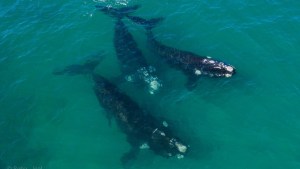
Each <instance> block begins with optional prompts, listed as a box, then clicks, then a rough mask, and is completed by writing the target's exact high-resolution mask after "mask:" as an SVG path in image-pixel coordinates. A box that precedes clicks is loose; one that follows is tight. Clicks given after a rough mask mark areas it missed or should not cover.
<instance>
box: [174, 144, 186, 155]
mask: <svg viewBox="0 0 300 169" xmlns="http://www.w3.org/2000/svg"><path fill="white" fill-rule="evenodd" d="M175 145H176V147H177V149H178V151H180V152H181V153H185V152H186V150H187V147H186V146H185V145H183V144H181V143H178V142H176V143H175Z"/></svg>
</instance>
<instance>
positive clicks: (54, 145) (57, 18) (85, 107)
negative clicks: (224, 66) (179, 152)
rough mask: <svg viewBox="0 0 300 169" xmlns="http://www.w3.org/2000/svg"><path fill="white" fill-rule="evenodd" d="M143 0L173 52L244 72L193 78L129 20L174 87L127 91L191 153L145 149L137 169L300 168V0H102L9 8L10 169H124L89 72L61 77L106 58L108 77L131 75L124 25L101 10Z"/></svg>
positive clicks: (117, 138) (5, 22) (0, 121)
mask: <svg viewBox="0 0 300 169" xmlns="http://www.w3.org/2000/svg"><path fill="white" fill-rule="evenodd" d="M96 4H102V5H109V6H112V7H123V6H130V5H135V4H140V5H141V8H140V9H138V10H137V11H136V12H135V13H134V14H135V15H137V16H143V17H145V18H152V17H161V16H163V17H164V20H163V22H162V23H161V24H159V25H158V26H157V27H156V28H155V29H154V34H155V36H156V38H157V39H158V40H159V41H160V42H162V43H164V44H167V45H169V46H172V47H176V48H179V49H184V50H189V51H192V52H195V53H198V54H200V55H208V56H211V57H213V58H216V59H219V60H223V61H226V62H227V63H230V64H232V65H234V66H235V67H236V69H237V74H236V75H234V76H233V77H232V78H225V79H217V78H208V77H203V78H201V79H200V80H199V82H198V87H197V88H196V90H194V91H192V92H191V91H188V90H186V89H185V88H184V84H185V81H186V79H185V76H184V75H183V74H182V73H181V72H179V71H176V70H174V69H172V68H170V67H169V66H167V65H166V64H165V63H163V62H161V61H160V59H159V57H157V56H155V55H154V54H153V53H152V52H151V51H150V50H149V49H148V48H147V45H146V36H145V31H144V30H143V28H142V27H140V26H139V25H136V24H133V23H132V22H130V21H128V20H126V19H125V20H124V21H125V23H126V25H128V27H129V29H130V32H131V33H132V34H133V35H134V38H135V40H136V41H137V43H138V45H139V48H140V49H142V51H143V53H144V55H145V57H147V60H148V61H149V63H151V64H152V65H154V66H156V67H157V70H158V71H159V72H160V76H161V77H162V79H163V89H162V90H161V91H160V93H158V94H157V95H149V94H148V93H147V92H146V91H145V90H143V89H136V87H134V86H132V85H130V84H126V83H124V84H120V85H119V87H120V88H121V89H122V90H124V91H126V93H127V94H128V95H130V96H131V97H132V98H134V100H136V101H137V102H138V103H139V104H140V105H141V106H142V107H143V108H145V110H148V111H149V112H151V113H152V114H153V115H155V116H157V117H162V118H164V119H166V120H167V121H168V124H169V126H170V127H172V128H174V130H176V131H177V132H178V133H179V135H180V136H181V137H182V138H184V139H185V140H186V141H187V142H188V143H189V144H190V146H191V152H190V153H189V155H188V156H187V157H185V158H183V159H176V158H172V159H165V158H162V157H160V156H156V155H154V154H153V153H152V152H151V151H148V150H142V151H141V153H140V155H139V156H138V159H137V160H136V162H135V163H133V164H132V166H131V168H137V169H142V168H143V169H151V168H156V169H162V168H173V169H198V168H205V169H232V168H238V169H265V168H273V169H277V168H278V169H281V168H286V169H296V168H300V145H299V142H300V109H299V107H298V104H299V103H300V99H299V98H300V87H299V86H300V76H299V70H300V69H299V67H300V57H299V53H300V40H299V39H300V33H299V28H300V9H299V6H300V2H297V1H294V2H283V1H275V0H274V1H262V2H248V1H232V2H223V1H196V0H189V1H187V0H172V1H170V0H167V1H162V0H151V1H146V0H139V1H137V0H131V1H130V0H99V1H92V0H90V1H66V0H63V1H57V2H54V1H49V0H44V1H39V0H18V1H14V2H12V1H10V0H2V1H1V2H0V8H1V10H0V21H1V25H0V46H1V49H0V77H1V79H0V107H1V110H0V116H1V118H0V136H1V139H0V168H4V169H6V168H10V167H11V168H13V167H15V168H21V167H23V168H33V167H42V168H43V169H63V168H86V169H94V168H103V169H109V168H111V169H118V168H122V166H121V163H120V157H121V156H122V155H123V153H125V152H127V151H128V150H129V148H130V146H129V144H128V143H127V142H126V136H125V135H124V134H123V133H122V132H121V131H120V130H119V128H118V127H117V126H116V125H115V123H112V125H111V126H109V124H108V120H107V119H106V117H105V111H104V110H103V109H102V108H101V106H100V105H99V103H98V102H97V99H96V97H95V94H94V92H93V90H92V86H93V82H92V80H91V78H90V77H89V76H88V75H86V76H82V75H81V76H54V75H52V71H53V70H55V69H57V68H61V67H64V66H66V65H69V64H73V63H81V62H82V61H84V60H86V59H87V58H89V56H90V55H92V54H95V53H102V56H101V57H103V60H102V62H101V64H100V65H99V66H98V67H97V69H96V71H97V73H99V74H101V75H103V76H105V77H108V78H113V77H116V76H118V75H120V74H121V73H120V68H119V62H118V59H117V58H116V55H115V50H114V46H113V33H114V32H113V31H114V30H113V29H114V23H115V20H114V19H112V18H110V17H108V16H106V15H104V14H102V13H100V12H98V11H95V8H94V5H96Z"/></svg>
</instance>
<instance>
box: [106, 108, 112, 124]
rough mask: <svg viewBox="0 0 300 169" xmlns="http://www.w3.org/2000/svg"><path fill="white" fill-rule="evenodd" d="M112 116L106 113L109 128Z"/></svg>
mask: <svg viewBox="0 0 300 169" xmlns="http://www.w3.org/2000/svg"><path fill="white" fill-rule="evenodd" d="M112 117H113V116H112V114H111V113H109V112H107V113H106V118H107V120H108V125H109V127H111V119H112Z"/></svg>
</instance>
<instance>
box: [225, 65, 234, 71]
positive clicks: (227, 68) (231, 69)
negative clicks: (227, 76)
mask: <svg viewBox="0 0 300 169" xmlns="http://www.w3.org/2000/svg"><path fill="white" fill-rule="evenodd" d="M225 69H226V70H227V71H228V72H232V71H233V70H234V68H233V67H232V66H225Z"/></svg>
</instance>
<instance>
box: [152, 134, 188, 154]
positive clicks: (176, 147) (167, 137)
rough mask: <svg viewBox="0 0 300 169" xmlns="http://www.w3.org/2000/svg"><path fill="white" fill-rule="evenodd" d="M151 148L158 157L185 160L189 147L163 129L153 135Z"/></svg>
mask: <svg viewBox="0 0 300 169" xmlns="http://www.w3.org/2000/svg"><path fill="white" fill-rule="evenodd" d="M149 143H150V148H151V149H152V150H153V151H154V152H155V153H156V154H158V155H161V156H163V157H166V158H169V157H173V156H175V157H177V158H183V157H184V156H185V155H186V153H187V151H188V149H189V146H188V145H186V144H184V143H183V142H182V141H181V140H180V139H179V138H176V137H174V136H172V134H170V133H168V132H167V131H163V130H161V129H158V128H157V129H155V130H154V131H153V133H152V137H151V141H150V142H149Z"/></svg>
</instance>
